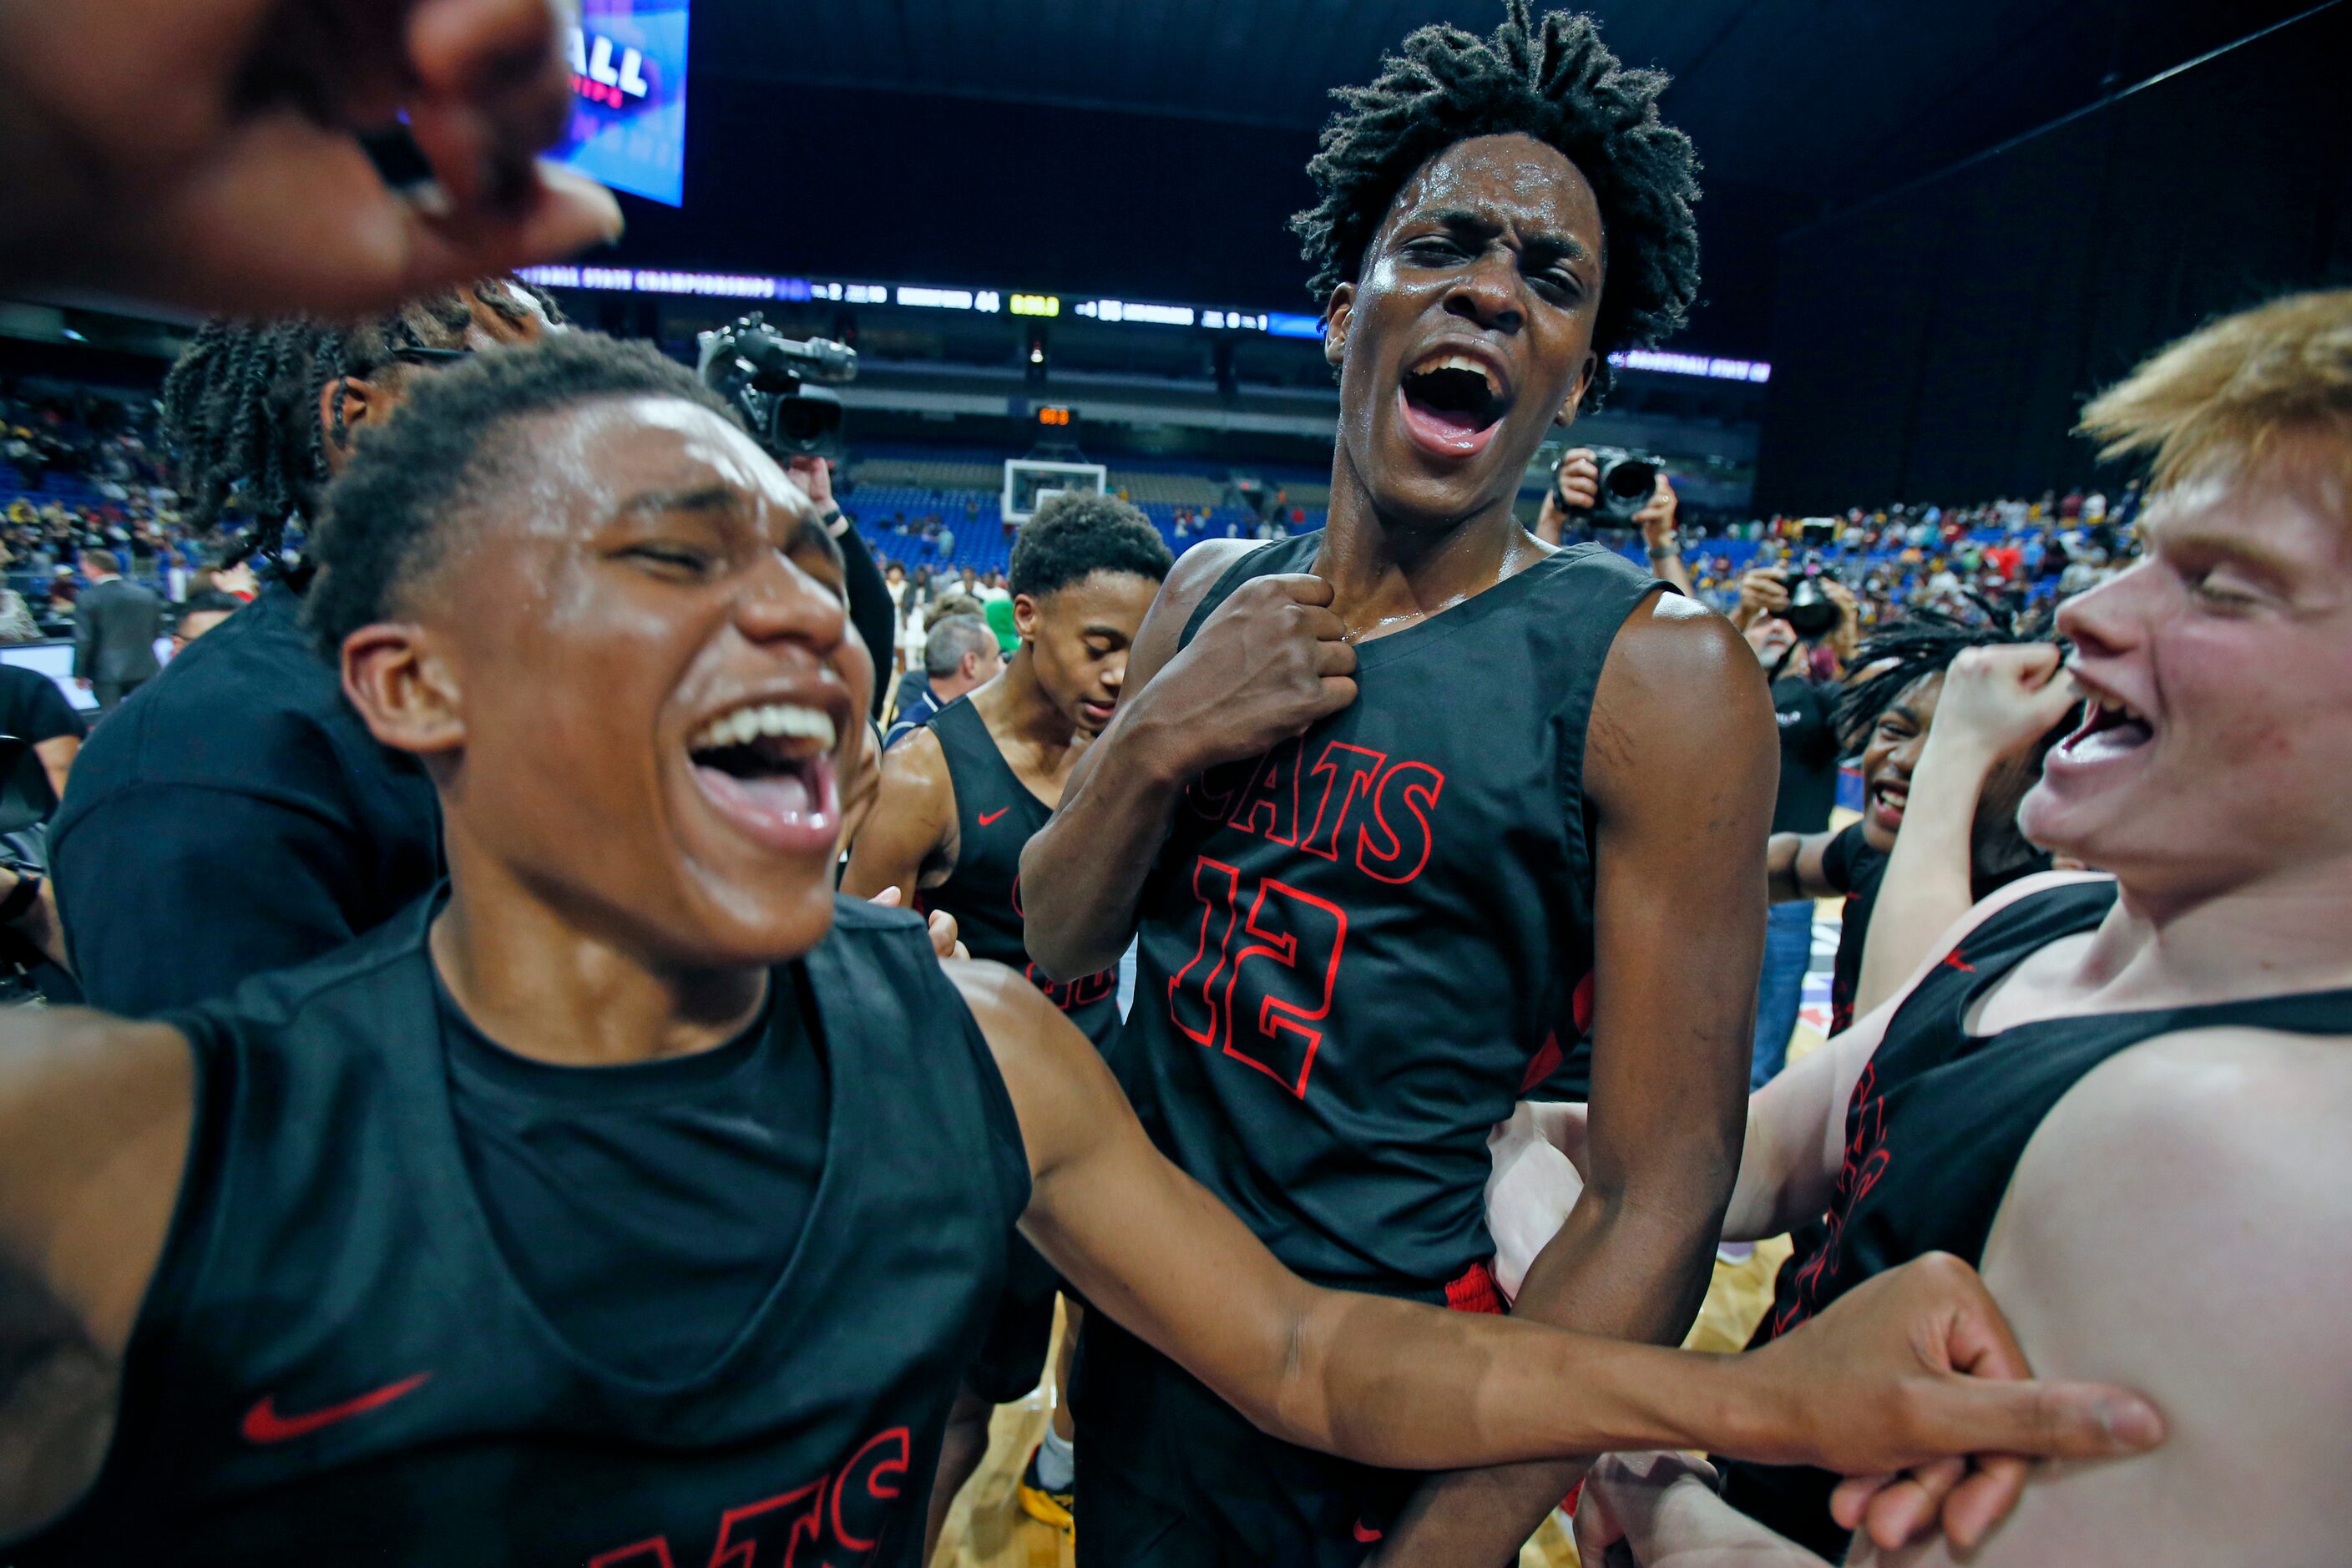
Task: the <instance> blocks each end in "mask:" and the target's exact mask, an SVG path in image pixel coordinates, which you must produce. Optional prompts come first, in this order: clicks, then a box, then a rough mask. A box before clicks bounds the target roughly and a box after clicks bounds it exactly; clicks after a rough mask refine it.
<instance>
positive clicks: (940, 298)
mask: <svg viewBox="0 0 2352 1568" xmlns="http://www.w3.org/2000/svg"><path fill="white" fill-rule="evenodd" d="M898 303H899V304H901V305H909V306H912V307H914V308H915V309H916V310H978V311H980V312H981V313H982V314H983V315H990V316H992V315H995V314H996V313H997V311H999V310H1002V309H1003V296H1001V295H999V294H998V293H996V292H995V290H993V289H980V290H978V291H976V292H975V291H974V290H971V289H899V290H898Z"/></svg>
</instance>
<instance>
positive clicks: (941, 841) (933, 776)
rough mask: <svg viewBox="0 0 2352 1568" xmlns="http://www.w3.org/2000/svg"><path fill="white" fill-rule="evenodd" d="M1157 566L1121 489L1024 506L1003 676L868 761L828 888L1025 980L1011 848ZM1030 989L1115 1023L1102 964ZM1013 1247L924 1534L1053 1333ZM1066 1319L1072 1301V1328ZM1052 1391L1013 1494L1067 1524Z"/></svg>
mask: <svg viewBox="0 0 2352 1568" xmlns="http://www.w3.org/2000/svg"><path fill="white" fill-rule="evenodd" d="M1172 563H1173V558H1172V557H1171V556H1170V554H1169V553H1168V546H1167V545H1166V544H1165V543H1163V542H1161V541H1160V533H1159V531H1158V530H1157V529H1154V528H1153V527H1152V526H1151V524H1150V521H1149V520H1148V519H1146V518H1145V517H1144V515H1143V514H1142V513H1141V512H1139V511H1137V510H1135V509H1134V508H1133V507H1130V506H1129V505H1127V504H1126V503H1124V502H1122V501H1118V500H1113V499H1111V498H1110V497H1108V496H1093V495H1062V496H1057V497H1055V498H1054V499H1053V500H1049V501H1047V502H1046V503H1045V505H1044V506H1043V507H1041V508H1039V509H1038V511H1037V515H1036V516H1035V517H1034V519H1032V520H1031V521H1029V523H1028V524H1027V525H1026V526H1025V527H1024V528H1023V529H1022V531H1021V538H1020V542H1018V543H1016V544H1015V545H1014V546H1013V626H1014V628H1015V629H1016V630H1017V631H1018V632H1019V633H1020V637H1021V646H1020V647H1018V648H1016V649H1014V650H1013V658H1012V659H1011V660H1010V661H1009V662H1008V663H1007V664H1006V665H1005V667H1004V672H1003V674H1002V675H1000V676H998V677H997V678H996V679H993V680H992V681H990V682H989V683H988V684H987V685H985V686H982V688H981V689H978V690H977V691H974V692H972V693H971V696H970V697H969V698H967V699H965V700H961V701H958V702H951V703H950V704H948V706H947V707H945V708H943V709H941V710H940V712H939V713H938V715H937V716H935V717H934V718H933V719H932V720H931V721H929V724H927V725H926V726H924V727H923V728H921V729H919V730H917V731H915V732H914V733H912V734H911V735H909V736H908V737H907V738H906V739H905V740H904V741H901V742H899V743H898V745H897V746H895V747H893V748H892V749H891V751H890V752H889V754H888V755H887V756H886V757H885V758H884V759H883V763H882V795H881V799H880V801H879V802H878V803H877V805H876V806H875V808H874V815H873V816H872V817H871V818H869V819H868V821H867V823H866V827H865V828H864V830H863V831H862V832H860V833H859V834H858V836H857V838H856V844H855V846H854V847H853V848H852V850H851V852H850V857H849V870H848V873H847V875H846V876H845V878H844V879H843V884H842V888H843V890H844V891H845V892H847V893H850V894H852V895H854V896H856V897H859V898H871V897H872V896H874V895H875V894H877V893H879V892H881V891H882V890H883V889H886V888H896V889H898V891H899V895H900V898H901V900H902V901H903V903H904V906H905V907H906V908H908V909H913V908H915V907H916V905H917V903H918V902H920V903H922V904H923V905H924V906H926V907H928V908H929V909H932V910H941V911H944V912H945V913H947V914H950V915H952V916H954V917H955V921H956V927H957V929H958V931H960V932H961V934H962V937H963V941H964V942H965V944H966V946H967V947H968V948H969V949H970V950H971V956H972V957H974V958H979V959H986V960H989V961H990V962H992V963H1003V964H1006V965H1008V966H1010V967H1012V968H1014V969H1018V970H1021V971H1023V972H1024V973H1031V977H1032V978H1033V979H1034V978H1035V976H1034V973H1032V972H1033V966H1032V965H1031V963H1029V954H1028V952H1027V950H1026V949H1025V948H1024V946H1023V942H1022V920H1021V886H1020V882H1021V851H1022V850H1023V848H1024V847H1026V846H1027V845H1028V842H1029V839H1030V837H1031V836H1032V835H1034V834H1035V833H1036V832H1037V830H1038V829H1039V828H1041V827H1043V826H1045V822H1046V819H1047V818H1049V817H1051V816H1053V814H1054V807H1055V805H1059V804H1060V802H1061V799H1062V789H1063V786H1064V785H1065V784H1067V783H1068V782H1069V778H1070V771H1071V769H1073V768H1075V767H1076V765H1077V761H1078V756H1079V754H1080V752H1082V751H1083V750H1084V749H1085V746H1086V743H1087V742H1088V741H1089V740H1091V739H1093V737H1094V736H1096V735H1097V734H1099V733H1101V731H1102V728H1103V726H1104V725H1105V724H1108V722H1110V716H1111V711H1112V710H1113V709H1114V708H1115V707H1116V706H1117V705H1118V692H1119V686H1120V684H1121V682H1123V681H1124V680H1125V679H1126V678H1127V655H1128V649H1129V647H1131V646H1132V645H1133V644H1134V641H1135V634H1136V630H1137V628H1138V627H1139V626H1141V625H1142V624H1143V617H1144V614H1145V612H1147V611H1148V610H1150V608H1151V599H1152V595H1155V594H1157V593H1158V592H1159V590H1160V582H1161V581H1162V579H1164V578H1165V577H1166V576H1167V575H1168V568H1169V567H1170V565H1171V564H1172ZM1041 984H1042V983H1041ZM1045 994H1046V995H1047V996H1049V997H1051V998H1052V999H1053V1001H1054V1005H1055V1006H1057V1007H1059V1008H1060V1009H1061V1010H1062V1011H1063V1012H1064V1013H1065V1014H1066V1015H1067V1016H1069V1019H1070V1021H1071V1022H1072V1023H1074V1024H1076V1025H1077V1026H1078V1027H1079V1028H1080V1029H1082V1030H1084V1031H1085V1032H1086V1035H1087V1038H1088V1039H1090V1040H1092V1041H1093V1042H1094V1043H1095V1045H1096V1046H1097V1047H1104V1046H1108V1044H1109V1043H1110V1037H1111V1036H1112V1035H1113V1034H1115V1033H1117V1032H1118V1024H1119V1017H1118V972H1117V971H1116V970H1105V971H1104V972H1103V973H1099V974H1090V975H1086V976H1083V977H1081V978H1080V979H1077V980H1076V981H1073V982H1071V983H1070V984H1065V985H1055V984H1045ZM1013 1253H1014V1257H1013V1268H1012V1279H1011V1280H1010V1282H1009V1284H1008V1285H1007V1288H1006V1291H1005V1299H1004V1301H1003V1306H1002V1307H1001V1308H1000V1309H999V1310H998V1313H997V1319H996V1322H995V1325H994V1327H993V1328H992V1330H991V1331H990V1334H989V1347H988V1351H987V1352H986V1353H985V1354H983V1355H982V1358H981V1360H980V1363H979V1364H978V1365H977V1366H976V1367H975V1368H974V1369H973V1373H972V1380H971V1386H970V1387H969V1389H968V1390H967V1391H966V1396H965V1397H964V1398H961V1399H960V1400H959V1401H958V1402H957V1405H956V1410H955V1415H954V1417H953V1418H952V1419H950V1422H949V1424H948V1436H947V1442H946V1444H945V1446H944V1447H943V1448H942V1450H941V1454H940V1477H939V1480H938V1483H937V1486H936V1489H935V1492H934V1496H933V1504H932V1510H931V1531H932V1534H933V1535H934V1537H936V1535H937V1532H938V1530H939V1527H940V1523H941V1521H944V1519H945V1518H946V1513H947V1508H948V1505H949V1504H950V1502H952V1501H953V1500H954V1498H955V1494H956V1492H957V1490H958V1489H961V1487H962V1485H963V1483H964V1482H965V1481H966V1480H968V1479H971V1472H972V1471H973V1470H974V1469H976V1468H979V1465H980V1461H981V1457H982V1454H983V1453H984V1452H985V1451H986V1449H987V1447H988V1412H989V1410H990V1408H991V1407H992V1405H1003V1404H1009V1403H1011V1402H1012V1401H1013V1400H1016V1399H1019V1398H1021V1397H1023V1396H1024V1395H1025V1394H1028V1392H1029V1391H1030V1390H1031V1389H1033V1388H1034V1387H1036V1386H1037V1379H1038V1375H1039V1373H1041V1372H1042V1371H1043V1369H1044V1366H1045V1348H1046V1345H1047V1343H1048V1342H1050V1341H1051V1339H1052V1338H1053V1331H1054V1294H1055V1290H1054V1271H1053V1270H1052V1269H1051V1268H1047V1267H1046V1266H1045V1260H1044V1259H1042V1258H1039V1257H1038V1256H1037V1255H1036V1253H1035V1252H1034V1250H1033V1249H1032V1248H1030V1247H1026V1246H1020V1247H1015V1248H1014V1249H1013ZM1076 1322H1077V1320H1076V1315H1075V1309H1074V1315H1073V1319H1072V1322H1071V1325H1070V1326H1071V1329H1072V1330H1073V1331H1075V1329H1076ZM1065 1353H1066V1352H1065ZM1064 1388H1065V1393H1066V1389H1067V1384H1066V1381H1065V1384H1064ZM1070 1421H1071V1417H1070V1414H1069V1402H1068V1399H1067V1397H1065V1398H1064V1399H1063V1401H1062V1403H1061V1404H1060V1405H1058V1406H1056V1407H1055V1412H1054V1425H1053V1428H1052V1436H1051V1437H1050V1438H1049V1439H1048V1440H1047V1441H1046V1442H1045V1443H1044V1444H1042V1445H1041V1446H1040V1447H1039V1450H1038V1452H1037V1454H1036V1455H1035V1456H1034V1457H1033V1458H1032V1459H1031V1461H1030V1464H1029V1467H1028V1469H1027V1471H1026V1472H1025V1473H1024V1477H1023V1481H1022V1493H1021V1499H1022V1505H1023V1506H1024V1508H1025V1509H1027V1510H1029V1511H1030V1512H1031V1513H1032V1514H1033V1515H1034V1516H1036V1517H1038V1518H1039V1519H1041V1520H1042V1521H1045V1522H1046V1523H1049V1524H1055V1525H1066V1524H1067V1523H1069V1522H1070V1509H1069V1504H1070V1499H1071V1477H1070V1473H1069V1469H1068V1466H1069V1461H1070V1459H1071V1450H1070V1447H1069V1444H1070V1439H1071V1437H1072V1436H1073V1432H1072V1429H1071V1425H1070Z"/></svg>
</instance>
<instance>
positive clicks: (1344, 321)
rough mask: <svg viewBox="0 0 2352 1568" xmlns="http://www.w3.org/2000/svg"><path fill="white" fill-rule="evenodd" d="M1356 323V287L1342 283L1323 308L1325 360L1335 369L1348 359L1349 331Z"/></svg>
mask: <svg viewBox="0 0 2352 1568" xmlns="http://www.w3.org/2000/svg"><path fill="white" fill-rule="evenodd" d="M1355 321H1356V286H1355V285H1354V284H1353V283H1342V284H1340V285H1339V287H1338V288H1337V289H1332V290H1331V302H1330V303H1329V304H1328V305H1326V306H1324V307H1323V359H1324V363H1327V364H1328V365H1330V366H1331V367H1332V368H1333V369H1335V370H1336V369H1337V368H1339V365H1340V364H1341V363H1344V362H1345V361H1346V360H1347V357H1348V329H1349V327H1351V326H1353V325H1354V324H1355Z"/></svg>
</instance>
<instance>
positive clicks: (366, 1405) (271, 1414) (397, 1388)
mask: <svg viewBox="0 0 2352 1568" xmlns="http://www.w3.org/2000/svg"><path fill="white" fill-rule="evenodd" d="M432 1376H433V1374H432V1373H429V1372H420V1373H417V1374H416V1375H415V1377H405V1378H403V1379H401V1380H400V1381H399V1382H398V1383H394V1384H385V1385H384V1386H383V1387H382V1388H379V1389H377V1390H376V1391H375V1392H374V1393H373V1394H361V1395H360V1396H359V1397H358V1398H357V1399H346V1400H344V1401H343V1402H342V1403H341V1405H328V1406H327V1407H326V1408H325V1409H324V1410H312V1411H310V1412H308V1413H306V1414H304V1415H279V1414H278V1396H277V1395H276V1394H270V1395H268V1396H267V1397H265V1398H264V1399H263V1400H262V1402H261V1403H260V1404H258V1405H255V1406H254V1407H253V1408H252V1409H250V1410H248V1411H247V1412H246V1413H245V1426H244V1427H243V1431H244V1433H245V1440H246V1441H247V1442H248V1443H261V1444H269V1443H290V1442H292V1441H293V1440H294V1439H295V1438H297V1437H307V1436H310V1434H311V1433H313V1432H323V1431H325V1430H326V1429H327V1428H328V1427H330V1426H335V1425H336V1424H337V1423H339V1422H343V1421H349V1420H350V1419H351V1418H352V1416H354V1415H366V1414H368V1412H370V1411H372V1410H381V1409H383V1407H384V1406H385V1405H390V1404H391V1403H392V1402H393V1401H394V1400H395V1399H405V1398H407V1397H408V1396H409V1395H410V1394H414V1393H415V1392H416V1391H417V1390H418V1389H420V1388H422V1387H424V1386H425V1384H426V1383H427V1382H428V1381H430V1380H431V1378H432Z"/></svg>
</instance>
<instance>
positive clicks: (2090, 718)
mask: <svg viewBox="0 0 2352 1568" xmlns="http://www.w3.org/2000/svg"><path fill="white" fill-rule="evenodd" d="M2155 739H2156V727H2155V726H2154V725H2153V724H2151V723H2149V722H2148V720H2147V715H2145V714H2143V713H2142V712H2140V711H2139V710H2138V709H2137V708H2134V707H2133V706H2132V705H2131V704H2130V703H2128V702H2125V701H2122V700H2119V699H2115V698H2108V697H2093V698H2092V699H2091V700H2090V703H2089V705H2088V707H2087V708H2086V709H2085V710H2084V714H2083V724H2082V728H2080V729H2078V730H2076V731H2074V733H2073V734H2072V735H2069V736H2067V737H2066V742H2065V743H2064V744H2063V745H2062V746H2060V747H2059V748H2058V750H2059V754H2060V755H2062V756H2063V757H2064V758H2065V759H2066V760H2067V761H2069V762H2073V763H2096V762H2104V761H2106V760H2107V759H2109V758H2112V757H2120V756H2125V755H2127V754H2129V753H2130V752H2137V751H2138V750H2139V749H2140V748H2141V747H2142V746H2145V745H2147V743H2148V742H2150V741H2153V740H2155Z"/></svg>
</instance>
